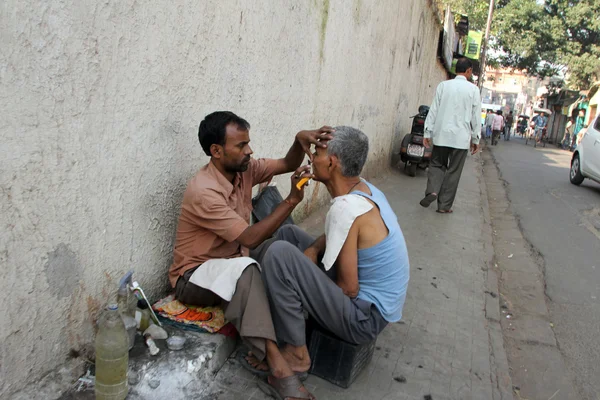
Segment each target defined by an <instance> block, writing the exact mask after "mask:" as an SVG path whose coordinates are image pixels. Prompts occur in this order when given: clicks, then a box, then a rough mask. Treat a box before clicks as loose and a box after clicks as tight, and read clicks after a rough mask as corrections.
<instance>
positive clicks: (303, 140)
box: [296, 126, 335, 160]
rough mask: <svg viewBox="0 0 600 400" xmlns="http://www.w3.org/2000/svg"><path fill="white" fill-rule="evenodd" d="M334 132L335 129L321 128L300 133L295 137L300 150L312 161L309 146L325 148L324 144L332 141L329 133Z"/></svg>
mask: <svg viewBox="0 0 600 400" xmlns="http://www.w3.org/2000/svg"><path fill="white" fill-rule="evenodd" d="M334 131H335V129H333V128H332V127H330V126H322V127H320V128H319V129H313V130H310V131H300V132H298V134H297V135H296V140H298V143H300V146H302V150H304V152H305V153H306V154H307V155H308V158H309V159H310V160H312V159H313V155H312V153H311V151H310V146H311V145H315V146H316V147H327V144H326V142H327V141H328V140H331V139H333V136H332V135H331V133H332V132H334Z"/></svg>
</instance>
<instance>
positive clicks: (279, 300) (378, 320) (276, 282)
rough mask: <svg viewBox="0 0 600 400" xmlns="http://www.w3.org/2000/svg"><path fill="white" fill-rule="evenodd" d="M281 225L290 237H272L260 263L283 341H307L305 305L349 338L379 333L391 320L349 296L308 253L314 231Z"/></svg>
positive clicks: (366, 339) (353, 340)
mask: <svg viewBox="0 0 600 400" xmlns="http://www.w3.org/2000/svg"><path fill="white" fill-rule="evenodd" d="M281 230H285V231H286V232H283V233H282V232H279V234H280V235H281V237H284V238H285V239H286V240H279V241H275V242H273V243H272V244H271V245H270V246H269V248H268V250H267V251H266V254H265V255H264V258H263V259H262V263H261V266H262V277H263V281H264V283H265V288H266V289H267V293H268V298H269V302H270V304H271V315H272V316H273V324H274V325H275V333H276V335H277V340H278V342H279V343H287V344H291V345H293V346H303V345H305V344H306V336H305V320H304V311H307V312H308V314H309V315H310V316H311V317H312V318H313V319H314V320H315V321H316V322H317V323H318V324H319V325H321V326H322V327H324V328H326V329H327V330H329V331H330V332H332V333H333V334H335V335H337V336H338V337H339V338H341V339H343V340H345V341H347V342H350V343H357V344H360V343H365V342H369V341H371V340H373V339H375V338H376V337H377V335H378V334H379V333H380V332H381V331H382V330H383V328H385V326H386V325H387V321H386V320H385V319H384V318H383V317H382V316H381V314H380V313H379V311H378V310H377V308H376V307H375V306H374V305H373V304H371V303H369V302H367V301H364V300H361V299H358V298H350V297H348V296H346V295H345V294H344V293H343V291H342V289H341V288H340V287H339V286H337V285H336V284H335V282H334V281H333V280H331V279H330V277H329V276H328V275H327V274H326V273H325V272H324V271H323V270H322V269H320V268H319V267H318V266H317V265H315V264H314V263H313V262H312V261H311V260H310V259H309V258H308V257H306V256H305V255H304V250H306V248H308V247H309V246H310V245H311V244H312V242H313V238H312V237H311V236H310V235H308V234H307V233H305V232H304V231H302V230H301V229H300V228H298V227H295V226H285V227H283V228H281Z"/></svg>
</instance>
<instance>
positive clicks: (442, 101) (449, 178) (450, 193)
mask: <svg viewBox="0 0 600 400" xmlns="http://www.w3.org/2000/svg"><path fill="white" fill-rule="evenodd" d="M472 76H473V65H472V64H471V61H469V60H468V59H467V58H461V59H459V60H458V61H457V63H456V78H454V79H451V80H448V81H444V82H442V83H440V84H439V85H438V87H437V89H436V92H435V98H434V99H433V103H432V105H431V108H430V109H429V114H428V115H427V119H426V120H425V134H424V139H423V142H424V144H425V146H427V147H430V146H432V145H433V154H432V159H431V163H430V164H429V174H428V177H427V189H426V191H425V197H424V198H423V200H421V203H420V204H421V205H422V206H423V207H429V205H430V204H431V203H433V201H435V200H437V203H438V209H437V212H439V213H451V212H452V204H453V203H454V198H455V197H456V189H457V188H458V182H459V181H460V175H461V174H462V169H463V166H464V164H465V160H466V158H467V152H468V151H469V147H470V148H471V154H475V153H476V152H477V151H478V150H479V135H480V128H479V124H480V115H479V113H480V110H481V98H480V96H479V90H478V89H477V86H475V85H474V84H472V83H471V82H469V80H470V79H471V77H472Z"/></svg>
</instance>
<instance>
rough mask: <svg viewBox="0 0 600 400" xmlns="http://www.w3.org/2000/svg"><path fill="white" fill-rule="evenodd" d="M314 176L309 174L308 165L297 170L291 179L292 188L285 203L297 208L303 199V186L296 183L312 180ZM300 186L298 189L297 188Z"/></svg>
mask: <svg viewBox="0 0 600 400" xmlns="http://www.w3.org/2000/svg"><path fill="white" fill-rule="evenodd" d="M313 177H314V175H313V174H312V173H311V172H310V165H303V166H301V167H300V168H298V169H297V170H296V171H295V172H294V173H293V174H292V178H291V181H292V182H291V183H292V188H291V190H290V194H289V195H288V197H287V199H286V202H288V203H290V204H291V205H293V206H297V205H298V203H300V202H301V201H302V199H303V198H304V188H305V187H306V184H304V185H298V183H299V182H300V181H301V180H302V179H305V178H306V179H312V178H313ZM298 186H300V188H298Z"/></svg>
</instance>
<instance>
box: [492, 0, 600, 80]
mask: <svg viewBox="0 0 600 400" xmlns="http://www.w3.org/2000/svg"><path fill="white" fill-rule="evenodd" d="M492 28H493V29H492V31H493V36H494V48H495V49H496V50H498V53H497V54H499V55H498V56H497V57H496V59H497V61H498V62H499V63H500V64H501V65H503V66H506V67H513V68H517V69H526V70H527V71H528V72H529V73H530V74H532V75H537V76H540V77H545V76H552V75H554V74H555V73H556V72H557V70H558V69H559V68H560V67H561V66H565V67H567V72H568V82H567V83H568V85H569V86H570V87H571V88H587V87H589V86H590V84H591V83H593V82H594V80H595V79H597V78H598V72H599V71H600V47H599V46H598V45H597V44H596V43H598V40H599V39H600V1H598V0H571V1H569V0H545V2H537V1H536V0H506V1H504V2H503V3H499V4H498V8H497V9H496V12H495V15H494V20H493V24H492Z"/></svg>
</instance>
